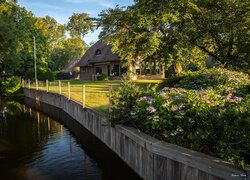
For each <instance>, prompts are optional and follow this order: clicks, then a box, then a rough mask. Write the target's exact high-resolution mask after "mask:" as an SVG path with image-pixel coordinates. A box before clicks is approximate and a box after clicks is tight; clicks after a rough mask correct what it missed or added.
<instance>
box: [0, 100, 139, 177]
mask: <svg viewBox="0 0 250 180" xmlns="http://www.w3.org/2000/svg"><path fill="white" fill-rule="evenodd" d="M4 107H7V113H6V119H5V120H3V119H1V120H0V179H139V177H138V176H137V175H136V174H135V173H134V172H133V171H132V170H131V169H130V168H129V167H127V166H126V165H125V163H123V162H122V161H121V160H120V159H119V158H118V157H117V156H116V155H115V154H114V153H112V152H111V151H110V150H109V149H108V148H107V147H105V146H104V145H103V144H102V143H100V141H99V140H97V139H96V138H95V137H93V135H91V134H90V133H89V132H88V131H87V130H86V129H84V128H83V127H81V126H79V125H76V124H75V123H76V122H74V121H71V120H70V117H69V116H68V115H67V114H66V113H63V112H60V111H59V110H56V109H55V110H53V112H54V113H53V115H51V116H52V117H57V119H56V120H54V119H53V118H51V116H47V115H45V114H43V113H41V112H39V110H37V109H36V110H35V109H32V108H31V107H30V106H28V105H25V104H24V103H23V100H18V101H16V100H4V99H0V111H1V110H3V109H4ZM49 108H50V107H49ZM59 117H61V118H59ZM69 122H70V123H69ZM69 129H71V130H72V129H74V131H73V132H74V133H72V131H70V130H69Z"/></svg>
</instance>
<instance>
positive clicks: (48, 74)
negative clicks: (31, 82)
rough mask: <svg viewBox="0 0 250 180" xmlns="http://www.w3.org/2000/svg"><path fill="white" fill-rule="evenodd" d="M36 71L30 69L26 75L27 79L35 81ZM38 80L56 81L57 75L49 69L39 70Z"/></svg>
mask: <svg viewBox="0 0 250 180" xmlns="http://www.w3.org/2000/svg"><path fill="white" fill-rule="evenodd" d="M34 74H35V71H34V69H29V70H28V72H27V74H26V77H25V78H26V79H34ZM37 79H38V80H39V81H46V80H49V81H54V80H55V73H53V71H51V70H50V69H49V68H41V67H39V68H37Z"/></svg>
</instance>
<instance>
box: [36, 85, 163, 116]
mask: <svg viewBox="0 0 250 180" xmlns="http://www.w3.org/2000/svg"><path fill="white" fill-rule="evenodd" d="M69 82H70V92H71V93H70V96H71V99H72V100H74V101H76V102H78V103H82V87H83V84H84V85H85V98H86V100H85V103H86V105H87V106H88V107H91V108H93V109H95V110H98V111H101V112H103V113H107V112H108V108H109V90H110V88H111V87H112V89H115V88H117V87H119V85H120V83H121V80H113V81H80V80H70V81H69ZM135 82H136V83H137V84H138V85H139V86H141V87H142V88H143V87H146V86H148V85H150V86H156V85H159V84H161V83H163V82H164V80H136V81H135ZM58 84H59V81H54V82H49V91H50V92H56V93H59V86H58ZM61 87H62V89H61V90H62V94H63V95H65V96H68V81H67V80H63V81H61ZM31 88H35V84H34V83H33V84H31ZM39 89H40V90H46V83H45V82H39Z"/></svg>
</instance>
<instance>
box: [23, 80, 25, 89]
mask: <svg viewBox="0 0 250 180" xmlns="http://www.w3.org/2000/svg"><path fill="white" fill-rule="evenodd" d="M24 86H25V84H24V79H22V88H24Z"/></svg>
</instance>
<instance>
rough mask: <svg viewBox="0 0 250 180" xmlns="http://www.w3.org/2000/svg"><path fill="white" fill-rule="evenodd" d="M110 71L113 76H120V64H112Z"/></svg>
mask: <svg viewBox="0 0 250 180" xmlns="http://www.w3.org/2000/svg"><path fill="white" fill-rule="evenodd" d="M111 73H112V75H114V76H120V65H119V64H114V66H113V69H112V71H111Z"/></svg>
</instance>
